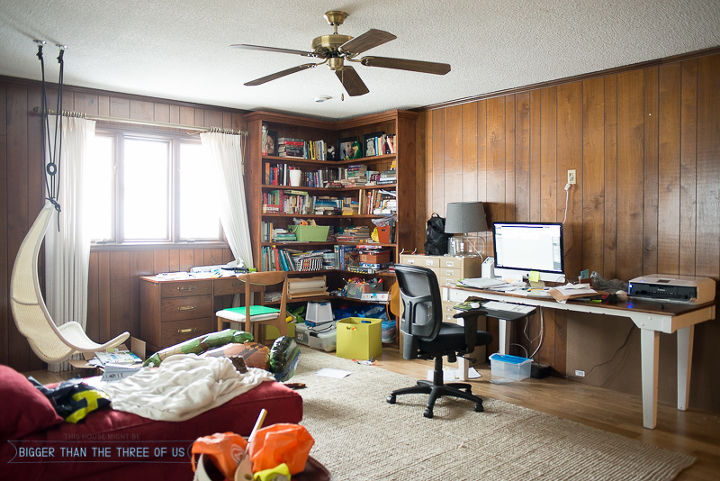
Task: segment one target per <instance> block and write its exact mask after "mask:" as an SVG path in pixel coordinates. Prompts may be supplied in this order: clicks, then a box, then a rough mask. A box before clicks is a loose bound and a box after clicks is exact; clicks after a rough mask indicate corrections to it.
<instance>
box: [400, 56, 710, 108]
mask: <svg viewBox="0 0 720 481" xmlns="http://www.w3.org/2000/svg"><path fill="white" fill-rule="evenodd" d="M717 53H720V45H718V46H715V47H710V48H706V49H702V50H695V51H692V52H686V53H681V54H678V55H671V56H670V57H664V58H660V59H655V60H646V61H644V62H638V63H634V64H630V65H622V66H619V67H612V68H608V69H605V70H597V71H595V72H588V73H583V74H579V75H573V76H571V77H563V78H559V79H554V80H546V81H544V82H538V83H534V84H530V85H523V86H521V87H512V88H507V89H503V90H496V91H495V92H489V93H485V94H479V95H473V96H471V97H463V98H461V99H456V100H448V101H447V102H440V103H437V104H431V105H425V106H424V107H418V108H417V109H412V110H414V111H416V112H426V111H428V110H437V109H444V108H447V107H453V106H456V105H462V104H467V103H470V102H477V101H478V100H484V99H491V98H494V97H502V96H504V95H514V94H519V93H525V92H529V91H531V90H537V89H540V88H543V87H553V86H558V85H560V84H564V83H570V82H576V81H578V80H586V79H589V78H593V77H597V76H599V75H612V74H617V73H620V72H626V71H628V70H634V69H639V68H646V67H655V66H659V65H663V64H666V63H671V62H677V61H682V60H689V59H693V58H699V57H705V56H708V55H714V54H717Z"/></svg>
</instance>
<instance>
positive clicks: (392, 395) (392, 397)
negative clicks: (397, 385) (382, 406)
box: [385, 394, 395, 404]
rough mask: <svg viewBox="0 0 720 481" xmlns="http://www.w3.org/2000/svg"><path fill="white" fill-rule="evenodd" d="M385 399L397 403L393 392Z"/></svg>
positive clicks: (390, 402) (389, 402)
mask: <svg viewBox="0 0 720 481" xmlns="http://www.w3.org/2000/svg"><path fill="white" fill-rule="evenodd" d="M385 400H386V401H387V402H388V404H395V395H394V394H391V395H389V396H388V397H386V398H385Z"/></svg>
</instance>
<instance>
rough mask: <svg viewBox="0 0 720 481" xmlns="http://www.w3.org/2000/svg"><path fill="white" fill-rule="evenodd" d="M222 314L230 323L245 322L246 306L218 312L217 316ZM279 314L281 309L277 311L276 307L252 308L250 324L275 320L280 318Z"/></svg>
mask: <svg viewBox="0 0 720 481" xmlns="http://www.w3.org/2000/svg"><path fill="white" fill-rule="evenodd" d="M221 312H222V313H223V315H222V317H223V318H224V319H227V320H229V321H244V320H245V306H242V307H231V308H229V309H223V310H222V311H218V312H217V313H216V315H220V313H221ZM279 312H280V309H275V308H274V307H268V306H250V322H256V321H267V320H269V319H275V318H276V317H277V316H278V313H279Z"/></svg>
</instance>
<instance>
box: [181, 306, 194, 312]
mask: <svg viewBox="0 0 720 481" xmlns="http://www.w3.org/2000/svg"><path fill="white" fill-rule="evenodd" d="M177 309H178V311H192V310H193V309H197V306H180V307H178V308H177Z"/></svg>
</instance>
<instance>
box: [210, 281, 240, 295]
mask: <svg viewBox="0 0 720 481" xmlns="http://www.w3.org/2000/svg"><path fill="white" fill-rule="evenodd" d="M244 292H245V283H244V282H243V281H241V280H240V279H238V278H236V277H228V278H225V279H215V281H213V295H215V296H227V295H229V294H242V293H244Z"/></svg>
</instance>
